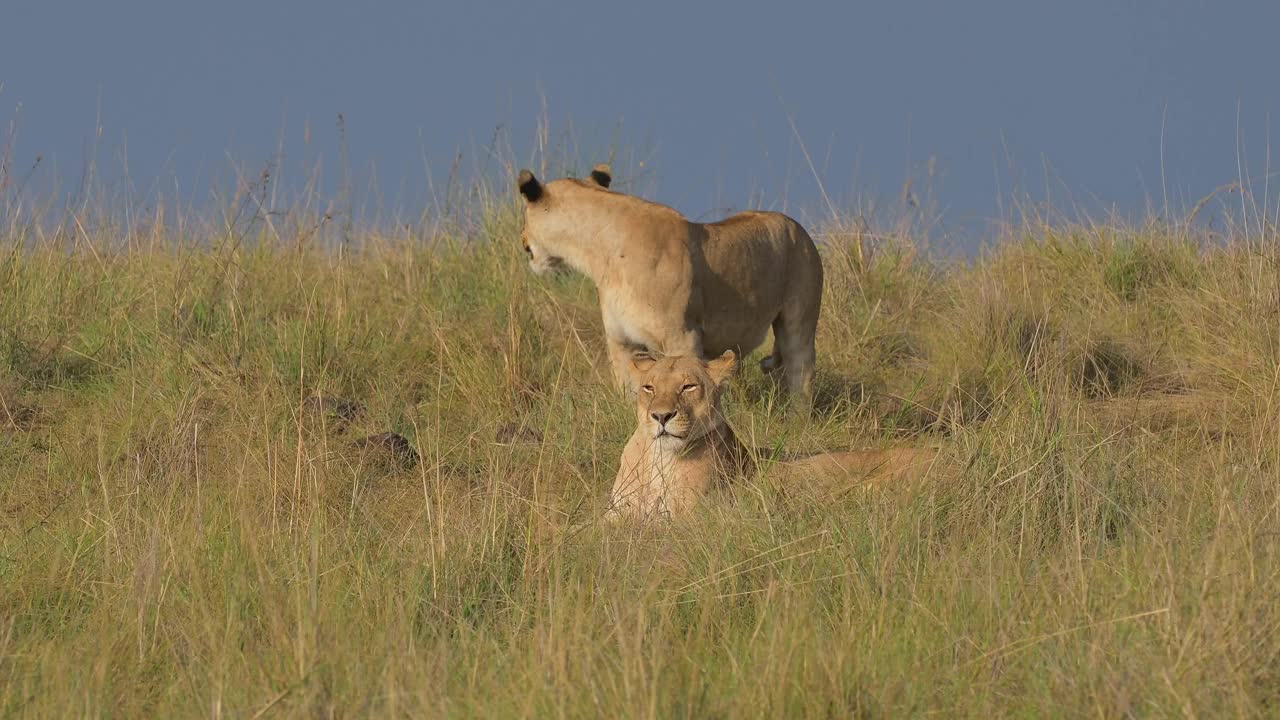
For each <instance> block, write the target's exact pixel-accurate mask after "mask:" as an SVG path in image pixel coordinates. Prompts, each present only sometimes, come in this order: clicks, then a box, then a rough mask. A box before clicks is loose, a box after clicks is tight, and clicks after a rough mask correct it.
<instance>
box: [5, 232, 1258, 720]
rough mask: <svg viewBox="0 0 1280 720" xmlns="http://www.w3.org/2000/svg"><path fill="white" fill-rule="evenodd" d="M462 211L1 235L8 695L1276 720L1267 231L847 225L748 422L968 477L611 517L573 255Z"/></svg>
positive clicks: (770, 438) (810, 443)
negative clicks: (344, 405) (344, 246)
mask: <svg viewBox="0 0 1280 720" xmlns="http://www.w3.org/2000/svg"><path fill="white" fill-rule="evenodd" d="M483 227H484V230H483V231H482V234H481V236H478V237H452V238H441V239H437V241H436V242H433V243H426V242H423V241H421V240H418V241H408V240H391V239H385V238H378V237H374V236H368V237H362V238H360V239H359V241H358V242H357V243H356V247H357V248H358V249H357V250H354V251H350V252H347V253H345V254H338V253H325V252H321V251H317V250H310V249H307V248H306V247H301V248H299V247H294V246H291V245H290V244H289V243H282V242H277V241H275V240H274V239H272V240H269V239H268V238H267V236H265V235H264V236H263V237H262V238H260V239H259V241H258V242H254V243H247V244H246V243H237V242H232V241H231V240H230V239H228V238H225V237H221V236H220V235H219V234H218V233H215V232H209V233H207V234H204V235H203V236H199V237H171V236H170V235H171V234H172V233H167V232H166V231H165V230H164V229H163V228H159V229H155V230H154V233H155V236H156V237H158V238H159V240H156V241H153V242H131V241H129V240H128V238H124V237H121V236H119V235H113V234H112V231H110V230H102V231H91V232H92V233H93V234H92V235H91V236H90V238H89V239H88V240H87V241H85V242H81V243H80V244H79V249H77V250H74V251H67V250H65V249H64V248H63V247H62V246H59V245H58V244H57V243H54V242H51V241H47V240H46V241H31V240H29V239H20V238H18V237H16V236H10V237H8V238H7V239H6V240H4V241H3V243H0V402H2V404H0V716H4V717H27V716H43V717H84V716H103V717H173V716H179V717H257V716H262V717H295V716H323V717H330V716H334V717H339V716H340V717H382V716H400V717H435V716H445V715H448V716H450V717H519V716H526V717H529V716H533V717H693V716H699V717H771V718H777V717H840V718H843V717H902V716H911V715H924V714H931V713H932V714H938V715H942V716H955V715H960V716H993V715H994V716H1022V717H1029V716H1068V717H1075V716H1100V717H1116V716H1122V715H1134V716H1176V715H1198V716H1207V717H1223V716H1272V717H1274V716H1277V715H1280V601H1278V600H1277V599H1278V598H1280V465H1277V461H1278V460H1280V458H1278V457H1277V454H1278V453H1280V419H1278V415H1280V264H1278V260H1277V257H1278V256H1277V254H1276V251H1275V238H1274V237H1273V238H1271V239H1270V244H1269V245H1260V244H1258V243H1256V242H1253V243H1249V242H1245V241H1243V240H1235V241H1231V242H1227V243H1225V244H1221V243H1219V244H1209V243H1207V242H1201V241H1199V240H1197V239H1196V238H1195V237H1194V236H1188V233H1187V232H1186V231H1183V230H1175V229H1165V228H1158V227H1154V228H1144V229H1136V230H1117V229H1105V228H1085V227H1072V226H1063V227H1035V228H1028V229H1027V230H1026V232H1025V233H1024V234H1023V235H1021V236H1018V237H1014V238H1011V239H1010V240H1008V241H1006V242H1005V243H1004V244H1002V245H1000V246H999V247H997V248H995V249H993V250H991V251H989V252H987V253H986V254H984V255H983V256H982V257H981V258H980V259H979V260H976V261H974V262H972V263H969V264H957V265H942V264H935V263H932V262H930V261H928V260H927V259H926V258H925V257H924V255H922V254H921V253H920V252H919V250H918V248H917V247H916V246H914V245H913V244H912V243H911V242H910V241H907V240H900V241H879V242H872V241H871V240H870V239H869V238H867V237H858V236H856V235H849V234H839V233H833V234H831V235H830V236H829V237H828V242H827V245H826V246H825V247H824V257H825V263H826V267H827V275H828V283H827V294H826V299H825V304H824V308H823V321H822V326H821V329H820V333H819V369H820V377H819V385H820V390H821V392H820V400H821V402H820V408H819V411H818V412H816V413H815V414H813V416H811V417H810V416H807V415H801V414H796V413H788V412H786V411H785V410H784V409H783V407H782V406H781V404H780V403H778V402H776V398H775V397H774V394H773V390H772V388H771V386H770V384H769V383H768V382H767V381H766V380H765V379H764V378H762V377H761V375H760V373H759V371H758V370H757V369H755V368H754V363H750V364H749V365H751V366H752V367H750V368H749V369H748V370H747V372H746V373H745V375H744V376H743V378H742V379H741V381H740V382H739V383H738V384H737V385H736V387H735V389H734V390H733V392H732V397H731V401H730V417H731V420H732V421H733V422H734V424H735V426H736V427H737V429H738V431H739V433H740V434H741V435H744V436H746V437H749V438H751V439H752V440H753V442H754V443H755V444H756V445H757V446H761V447H767V446H772V445H776V444H781V443H785V445H786V446H787V448H788V449H789V450H797V451H819V450H823V449H844V448H849V447H871V446H888V445H893V444H895V443H904V442H912V441H922V442H933V443H937V442H941V443H945V444H946V445H947V446H948V447H949V448H951V451H952V452H954V453H955V454H956V455H957V456H958V457H960V458H961V459H962V460H963V461H964V463H965V468H966V469H965V472H964V475H963V477H962V478H961V479H960V480H959V481H958V482H954V483H948V484H939V485H934V486H925V487H916V488H905V487H882V488H876V489H873V490H869V491H867V492H859V493H852V494H850V495H848V496H846V497H844V498H843V499H842V500H840V501H839V502H837V503H823V504H817V503H816V502H809V501H806V500H805V499H803V498H796V497H794V496H790V497H789V499H788V498H787V497H783V496H780V495H779V494H777V493H775V492H773V490H772V489H771V488H770V486H769V485H768V483H767V482H764V481H760V480H753V481H751V482H748V483H745V484H744V485H742V486H741V487H739V488H737V489H735V490H734V491H733V492H731V493H729V494H727V495H725V496H721V497H717V498H715V499H713V500H712V501H711V502H709V503H707V505H706V507H705V508H704V509H703V510H702V511H701V512H700V513H699V514H698V516H697V517H696V518H694V519H691V520H689V521H687V522H679V523H675V524H672V525H670V526H667V527H661V528H654V529H650V530H644V531H635V530H628V531H620V532H613V533H610V532H606V531H605V530H604V529H603V528H601V527H599V526H598V525H596V524H595V523H594V522H593V520H594V519H595V518H597V517H598V516H599V510H600V507H601V505H602V503H603V501H604V498H605V496H606V493H607V490H608V487H609V485H610V484H611V482H612V478H613V473H614V471H615V469H616V462H617V458H618V456H619V453H620V452H621V449H622V446H623V444H624V443H625V441H626V439H627V437H628V436H629V434H630V432H631V429H632V410H631V408H630V405H629V404H628V403H627V402H626V401H624V400H622V399H620V398H619V396H618V395H617V394H616V393H615V392H614V391H613V390H612V389H611V388H610V386H609V373H608V370H607V368H606V366H605V363H604V358H603V342H602V337H601V330H600V324H599V318H598V315H597V310H596V308H595V305H594V290H593V288H592V287H591V285H590V284H589V283H588V282H586V281H584V280H582V279H580V278H572V277H569V278H559V279H541V278H536V277H533V276H532V275H531V274H530V273H529V272H528V270H527V268H526V267H525V265H524V262H523V259H522V257H521V253H520V252H519V248H518V243H517V242H516V233H517V231H518V226H517V220H516V218H515V216H514V215H513V214H512V213H510V212H509V211H508V210H506V209H499V210H495V211H493V216H492V217H490V218H489V219H488V220H487V222H486V223H485V224H484V225H483ZM819 230H821V229H820V228H819ZM317 395H320V396H325V397H328V398H332V399H334V401H336V400H345V401H348V402H349V403H351V405H350V407H351V408H355V409H358V410H360V412H347V411H332V409H331V408H330V411H327V412H326V411H317V409H316V405H315V403H314V401H309V400H308V398H311V397H314V396H317ZM386 431H395V432H399V433H400V434H402V435H403V436H405V437H406V438H407V439H408V440H409V441H410V443H411V444H412V445H413V447H414V449H415V450H416V452H417V453H418V455H419V457H420V461H419V462H418V463H417V464H414V465H412V466H406V465H405V464H403V463H398V462H396V461H395V460H394V458H388V457H384V456H383V455H385V453H382V454H381V455H380V453H379V451H378V450H376V449H373V450H367V449H359V448H357V447H355V445H354V444H353V441H354V440H355V439H356V438H360V437H362V436H367V435H370V434H374V433H379V432H386ZM497 438H502V439H503V440H511V439H512V438H514V441H510V442H506V441H504V442H499V441H498V440H497ZM583 522H586V523H588V525H587V529H586V530H585V531H582V532H578V533H573V532H571V531H570V530H569V528H570V527H571V526H573V525H577V524H579V523H583Z"/></svg>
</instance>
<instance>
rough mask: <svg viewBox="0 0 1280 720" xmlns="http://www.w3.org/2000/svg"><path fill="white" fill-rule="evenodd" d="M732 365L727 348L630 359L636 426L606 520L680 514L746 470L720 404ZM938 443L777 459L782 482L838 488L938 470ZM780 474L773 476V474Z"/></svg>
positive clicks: (748, 464) (750, 466)
mask: <svg viewBox="0 0 1280 720" xmlns="http://www.w3.org/2000/svg"><path fill="white" fill-rule="evenodd" d="M736 363H737V358H736V357H735V355H734V353H733V351H732V350H727V351H725V352H724V354H723V355H721V356H720V357H718V358H716V359H715V360H712V361H710V362H705V361H703V360H701V359H699V358H696V357H690V356H684V357H668V358H664V359H661V360H654V359H652V358H646V357H637V358H633V359H632V360H631V361H630V362H629V370H630V372H631V373H632V374H633V377H634V380H635V382H636V384H637V385H638V386H639V388H640V391H639V393H638V397H637V401H638V402H637V406H638V407H637V420H638V426H637V427H636V431H635V433H634V434H633V435H632V436H631V440H630V441H629V442H628V443H627V447H626V449H625V450H623V452H622V461H621V463H620V464H619V467H618V477H617V479H616V480H615V481H614V483H613V490H612V492H611V494H610V507H609V510H608V512H607V514H606V517H607V519H609V520H618V519H622V518H627V517H633V518H649V517H662V516H669V515H677V514H680V513H683V512H686V511H687V510H689V509H690V508H691V507H692V506H693V505H695V504H696V503H697V502H698V500H699V499H700V498H702V497H703V496H704V495H706V494H707V493H708V492H710V491H711V490H712V489H714V488H716V487H718V486H722V485H724V484H726V483H728V482H730V481H732V480H735V479H738V478H741V477H744V476H747V475H750V474H751V473H752V472H753V471H754V470H755V462H754V459H753V457H752V454H751V453H750V452H749V451H748V450H747V449H746V448H745V447H744V446H743V445H742V443H740V442H739V441H738V438H737V437H736V436H735V435H734V434H733V430H732V429H730V427H729V426H728V424H726V423H725V420H724V416H723V415H722V414H721V410H720V396H721V394H722V393H723V391H724V388H725V386H726V384H727V381H728V379H729V377H730V375H731V374H732V373H733V370H734V366H735V365H736ZM940 460H941V458H940V453H939V450H938V449H937V448H897V449H891V450H866V451H862V452H836V453H825V454H822V455H814V456H811V457H806V458H801V459H798V460H791V461H780V462H777V463H774V465H773V469H772V472H773V473H778V474H780V475H781V477H780V478H779V479H780V480H781V482H782V483H783V487H784V488H785V487H787V486H788V485H791V486H795V485H796V484H803V485H804V486H811V485H827V486H830V485H831V483H832V482H833V481H834V482H836V483H838V484H839V485H841V486H845V487H847V486H849V485H850V484H851V483H860V482H874V481H880V480H888V479H901V480H908V479H921V478H924V477H926V476H929V475H930V474H931V473H936V474H943V473H944V472H949V471H944V470H943V469H942V464H941V462H940ZM774 477H778V475H774Z"/></svg>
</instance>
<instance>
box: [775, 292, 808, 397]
mask: <svg viewBox="0 0 1280 720" xmlns="http://www.w3.org/2000/svg"><path fill="white" fill-rule="evenodd" d="M817 331H818V318H817V313H813V314H811V315H809V316H808V317H806V315H805V313H803V312H796V311H794V310H792V308H784V309H783V311H782V314H781V315H779V316H778V319H777V320H776V321H774V323H773V354H774V355H776V356H778V358H779V359H780V363H781V366H782V367H781V370H782V380H783V384H784V386H785V387H786V389H787V393H788V394H789V395H791V396H792V397H799V398H801V399H802V400H804V401H806V402H807V401H809V400H811V399H812V398H813V371H814V365H815V364H816V360H817V355H818V353H817V348H816V346H815V338H816V335H817Z"/></svg>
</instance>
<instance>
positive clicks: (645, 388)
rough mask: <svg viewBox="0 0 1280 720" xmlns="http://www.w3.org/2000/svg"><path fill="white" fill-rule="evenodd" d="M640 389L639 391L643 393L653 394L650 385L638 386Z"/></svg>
mask: <svg viewBox="0 0 1280 720" xmlns="http://www.w3.org/2000/svg"><path fill="white" fill-rule="evenodd" d="M640 389H641V390H643V391H645V392H647V393H650V394H652V393H653V386H652V385H642V386H640Z"/></svg>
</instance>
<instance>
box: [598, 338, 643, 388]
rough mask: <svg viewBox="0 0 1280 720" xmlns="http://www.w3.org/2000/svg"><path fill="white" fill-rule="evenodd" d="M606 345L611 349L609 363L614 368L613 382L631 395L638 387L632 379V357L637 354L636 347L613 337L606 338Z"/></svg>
mask: <svg viewBox="0 0 1280 720" xmlns="http://www.w3.org/2000/svg"><path fill="white" fill-rule="evenodd" d="M605 343H606V345H608V349H609V364H610V365H611V366H612V368H613V382H614V384H615V385H616V386H617V387H618V389H619V390H621V391H622V392H624V393H626V394H628V395H631V394H633V393H635V391H636V389H635V387H634V383H633V382H632V381H631V371H630V369H629V368H630V367H631V358H632V356H634V355H635V352H636V351H635V349H634V348H633V347H631V346H630V345H629V344H627V343H622V342H618V341H617V340H614V339H613V338H606V340H605Z"/></svg>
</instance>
